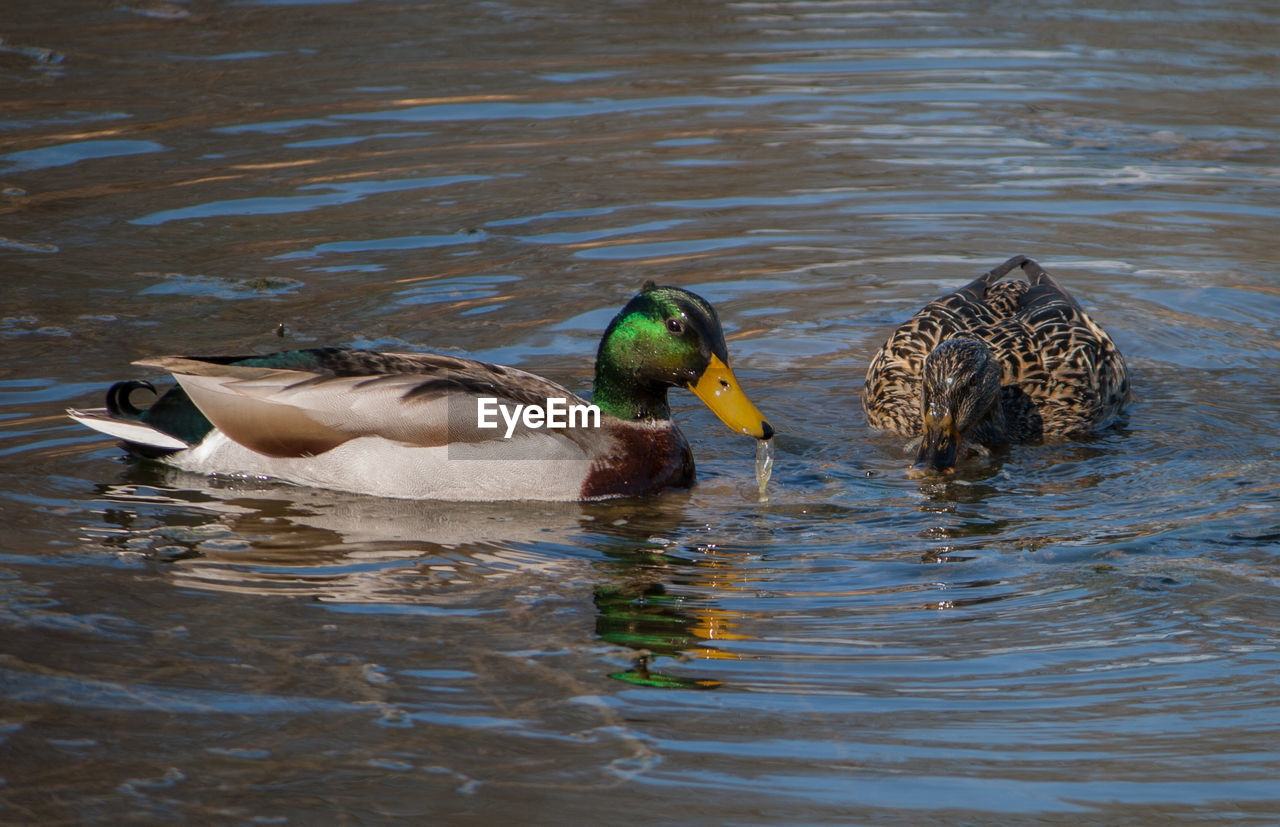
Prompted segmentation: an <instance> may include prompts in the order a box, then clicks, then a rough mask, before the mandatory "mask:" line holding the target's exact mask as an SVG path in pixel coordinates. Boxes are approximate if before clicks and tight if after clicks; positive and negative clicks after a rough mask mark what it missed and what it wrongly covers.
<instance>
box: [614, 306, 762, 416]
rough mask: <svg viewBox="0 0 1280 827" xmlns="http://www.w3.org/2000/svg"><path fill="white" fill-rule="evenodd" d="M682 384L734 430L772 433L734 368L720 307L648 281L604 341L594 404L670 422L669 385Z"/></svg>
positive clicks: (620, 413) (618, 413)
mask: <svg viewBox="0 0 1280 827" xmlns="http://www.w3.org/2000/svg"><path fill="white" fill-rule="evenodd" d="M679 386H683V387H686V388H688V389H689V390H691V391H693V393H694V394H696V395H697V397H698V398H699V399H701V400H702V401H703V402H704V403H705V404H706V406H707V407H708V408H710V409H711V410H712V411H713V412H714V413H715V414H716V416H718V417H720V419H721V420H722V421H723V422H724V423H725V424H726V425H728V426H729V427H730V428H731V429H733V430H735V431H737V432H739V433H742V434H746V435H748V436H753V437H755V438H756V439H769V438H771V437H772V436H773V428H772V426H770V425H769V423H768V422H766V421H765V419H764V417H763V416H761V414H760V412H759V411H758V410H756V407H755V405H753V404H751V400H749V399H748V398H747V396H746V394H745V393H743V392H742V389H741V388H740V387H739V386H738V380H737V379H736V378H734V375H733V371H732V370H730V368H729V351H728V349H727V348H726V346H725V342H724V331H723V330H722V329H721V327H720V319H719V317H718V316H716V311H715V308H713V307H712V306H711V304H710V303H709V302H707V300H706V299H703V298H702V297H701V296H698V295H697V294H695V293H691V292H689V291H688V290H683V289H681V288H679V287H658V286H656V285H655V284H654V283H653V282H646V283H645V285H644V288H643V289H642V290H641V291H640V292H639V293H638V294H637V295H636V296H635V297H634V298H632V299H631V301H629V302H627V304H626V306H625V307H623V308H622V310H621V311H619V313H618V315H617V316H615V317H614V318H613V321H612V322H610V323H609V327H608V328H607V329H606V330H605V332H604V336H603V338H602V339H601V340H600V350H599V352H598V353H597V355H596V378H595V398H594V399H593V401H594V402H595V404H596V405H598V406H599V407H600V409H601V410H602V411H604V412H605V413H608V414H612V415H613V416H617V417H620V418H622V419H668V418H670V416H671V411H670V409H669V408H668V407H667V388H670V387H679Z"/></svg>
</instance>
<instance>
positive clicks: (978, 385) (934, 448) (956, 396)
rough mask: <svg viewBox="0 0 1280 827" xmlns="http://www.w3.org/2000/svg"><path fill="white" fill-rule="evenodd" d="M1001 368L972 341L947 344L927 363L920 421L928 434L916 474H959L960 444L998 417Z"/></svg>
mask: <svg viewBox="0 0 1280 827" xmlns="http://www.w3.org/2000/svg"><path fill="white" fill-rule="evenodd" d="M999 404H1000V365H999V364H998V363H997V362H996V359H995V356H994V355H993V354H992V353H991V348H989V347H988V346H987V345H986V343H985V342H983V341H981V340H980V339H975V338H973V337H970V336H960V337H957V338H954V339H948V340H947V341H945V342H943V343H942V344H940V345H938V346H937V347H936V348H934V349H933V351H932V352H931V353H930V354H929V355H928V356H927V357H925V360H924V372H923V374H922V376H921V388H920V416H921V420H922V421H923V423H924V432H923V435H922V437H921V440H920V449H919V452H918V453H917V454H916V468H917V469H920V470H930V471H942V472H947V471H951V470H953V469H954V468H955V465H956V460H957V459H959V457H960V453H961V441H962V440H963V439H964V438H965V437H966V436H967V435H968V433H969V432H970V431H971V430H973V429H974V428H976V427H978V426H979V425H981V424H982V423H984V422H986V421H987V420H989V419H990V418H991V417H992V416H994V415H996V414H997V413H998V411H999Z"/></svg>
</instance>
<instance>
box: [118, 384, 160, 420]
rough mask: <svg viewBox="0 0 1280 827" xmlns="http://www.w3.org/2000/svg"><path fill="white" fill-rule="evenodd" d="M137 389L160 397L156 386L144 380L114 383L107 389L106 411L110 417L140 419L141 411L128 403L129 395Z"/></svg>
mask: <svg viewBox="0 0 1280 827" xmlns="http://www.w3.org/2000/svg"><path fill="white" fill-rule="evenodd" d="M139 388H146V389H147V390H149V391H151V392H152V393H153V394H155V395H156V396H159V395H160V393H159V391H157V390H156V386H155V385H153V384H151V383H150V382H148V381H146V380H145V379H129V380H126V381H124V382H116V383H115V384H114V385H112V386H111V387H110V388H108V389H107V411H109V412H110V413H111V415H112V416H117V417H121V418H124V419H141V418H142V409H140V408H138V407H137V406H135V405H134V404H133V403H132V402H130V401H129V396H130V394H132V393H133V392H134V391H136V390H138V389H139Z"/></svg>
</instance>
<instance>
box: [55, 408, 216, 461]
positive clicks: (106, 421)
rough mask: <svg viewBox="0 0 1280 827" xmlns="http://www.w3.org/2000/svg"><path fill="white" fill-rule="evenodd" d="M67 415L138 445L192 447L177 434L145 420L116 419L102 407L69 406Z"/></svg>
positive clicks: (169, 447)
mask: <svg viewBox="0 0 1280 827" xmlns="http://www.w3.org/2000/svg"><path fill="white" fill-rule="evenodd" d="M67 415H68V416H70V417H71V418H72V419H74V420H75V421H76V422H79V423H80V424H81V425H84V426H86V427H89V428H92V429H94V430H95V431H100V432H101V433H104V434H106V435H107V436H113V437H116V438H117V439H123V440H124V441H125V442H132V443H134V444H136V445H146V446H147V447H149V448H163V449H165V450H170V451H181V450H184V449H186V448H190V447H191V446H190V445H189V444H187V443H186V442H183V441H182V440H180V439H178V438H177V437H176V436H171V435H169V434H166V433H165V432H164V431H158V430H156V429H155V428H152V427H151V426H150V425H147V424H146V423H144V422H136V421H133V420H130V419H116V418H114V417H112V416H111V414H109V413H107V411H106V410H105V409H102V408H98V409H95V410H89V411H80V410H76V409H75V408H68V409H67Z"/></svg>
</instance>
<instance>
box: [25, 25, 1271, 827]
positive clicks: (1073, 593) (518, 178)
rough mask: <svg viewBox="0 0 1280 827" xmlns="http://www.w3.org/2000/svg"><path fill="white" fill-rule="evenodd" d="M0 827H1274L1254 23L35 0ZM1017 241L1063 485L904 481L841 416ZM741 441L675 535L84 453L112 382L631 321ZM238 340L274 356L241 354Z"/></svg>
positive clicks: (613, 510)
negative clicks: (742, 426) (879, 368)
mask: <svg viewBox="0 0 1280 827" xmlns="http://www.w3.org/2000/svg"><path fill="white" fill-rule="evenodd" d="M0 38H3V40H2V41H0V257H2V258H3V260H4V276H3V293H2V294H0V295H2V298H0V343H2V344H3V350H0V491H2V493H3V497H0V518H2V519H3V523H4V525H5V531H4V535H3V540H0V622H2V623H3V631H2V632H0V821H5V822H10V823H13V822H16V823H28V822H30V823H71V822H85V821H89V822H112V823H116V822H119V821H122V820H126V819H131V820H133V821H145V822H166V823H172V822H174V821H190V822H205V823H208V822H249V821H261V822H265V823H317V822H321V823H376V822H380V821H384V820H390V819H391V818H393V817H397V816H404V817H409V818H412V819H416V820H420V821H421V822H422V823H438V822H442V821H451V822H453V823H501V822H502V821H519V822H522V823H523V822H529V823H552V822H555V823H578V822H587V821H589V822H595V823H622V822H631V821H634V820H636V819H646V820H654V821H656V822H659V823H670V822H675V823H693V822H698V823H722V822H732V823H765V822H771V823H820V822H835V821H845V822H847V821H853V822H864V823H865V822H877V823H892V822H902V823H920V822H922V821H969V822H992V821H1000V822H1006V823H1007V822H1010V821H1026V820H1051V821H1068V820H1073V821H1074V820H1079V819H1081V818H1083V819H1087V820H1093V821H1102V822H1110V823H1116V822H1125V821H1146V820H1150V819H1155V820H1162V819H1165V818H1168V817H1182V818H1203V819H1206V820H1223V819H1226V818H1229V817H1230V818H1240V819H1243V820H1245V821H1250V820H1255V821H1258V822H1267V821H1272V820H1274V819H1276V818H1280V782H1277V779H1278V778H1280V750H1278V749H1277V746H1276V745H1277V744H1280V711H1278V709H1280V705H1278V704H1277V698H1278V695H1280V690H1278V685H1280V649H1278V644H1277V640H1278V639H1280V564H1278V563H1277V552H1278V551H1280V514H1278V507H1280V484H1278V479H1280V462H1278V459H1277V458H1278V454H1280V440H1278V439H1277V436H1276V425H1277V409H1278V408H1280V380H1278V379H1277V378H1276V377H1277V374H1278V373H1280V280H1278V279H1277V276H1276V270H1275V262H1276V261H1277V260H1278V259H1280V236H1278V235H1277V232H1276V230H1277V227H1278V226H1280V221H1278V219H1280V206H1278V202H1277V199H1276V192H1277V184H1280V174H1278V170H1280V105H1278V103H1280V96H1278V95H1277V92H1278V91H1280V90H1278V86H1280V59H1278V58H1277V52H1276V43H1277V42H1280V12H1278V11H1277V9H1276V8H1275V6H1274V4H1270V3H1252V2H1231V0H1217V2H1215V1H1214V0H1209V2H1173V3H1155V2H1147V3H1142V2H1138V3H1122V4H1110V7H1105V8H1104V7H1103V5H1097V6H1090V5H1088V4H1084V5H1082V4H1079V3H1075V2H1055V1H1054V0H1033V2H1030V3H1021V4H1011V3H996V4H990V3H972V2H959V3H928V2H911V0H884V2H860V1H859V0H830V1H829V2H818V1H817V0H815V2H803V1H802V2H793V3H772V2H754V1H753V0H745V1H744V2H722V0H708V1H707V2H660V1H659V2H626V3H624V2H604V3H575V2H571V1H566V2H552V3H532V2H524V0H514V1H513V2H491V3H455V4H443V3H412V2H401V1H400V0H387V2H375V1H374V0H365V1H363V2H315V3H309V2H305V0H283V1H281V0H257V1H256V2H255V1H254V0H249V1H248V2H218V0H190V2H168V1H167V0H124V1H123V2H120V3H97V2H94V3H90V2H85V0H67V1H66V2H58V3H54V4H53V5H52V6H40V7H37V6H35V5H32V4H27V5H26V6H24V5H23V4H17V6H15V7H14V8H9V9H7V11H6V13H5V14H4V16H3V18H2V19H0ZM1016 253H1025V254H1027V255H1030V256H1032V257H1034V258H1036V259H1038V260H1039V261H1041V262H1042V263H1043V264H1044V265H1045V266H1046V268H1047V269H1048V270H1049V271H1050V272H1051V273H1053V274H1055V275H1056V276H1057V277H1058V278H1059V279H1060V280H1061V281H1062V282H1063V283H1064V284H1066V285H1067V286H1068V287H1069V288H1070V289H1071V290H1072V291H1073V292H1074V293H1075V294H1076V296H1077V297H1078V298H1079V299H1080V301H1081V302H1082V303H1083V304H1084V305H1085V306H1086V307H1087V308H1088V309H1089V310H1090V312H1091V313H1092V314H1093V316H1094V317H1095V319H1097V320H1098V321H1099V322H1100V323H1101V324H1103V325H1104V326H1105V327H1107V328H1108V329H1109V330H1110V331H1111V332H1112V334H1113V336H1114V337H1115V339H1116V341H1117V342H1118V344H1119V346H1120V348H1121V349H1122V351H1123V352H1124V353H1125V355H1126V357H1127V358H1128V360H1129V364H1130V368H1131V371H1132V373H1133V378H1134V384H1135V390H1136V393H1137V396H1138V401H1137V402H1136V403H1135V404H1134V405H1133V406H1132V408H1131V412H1130V417H1129V420H1128V422H1127V423H1126V424H1123V425H1122V426H1120V427H1117V428H1114V429H1112V430H1110V431H1107V432H1105V433H1102V434H1100V435H1098V436H1097V437H1096V438H1095V439H1092V440H1090V441H1087V442H1081V443H1073V444H1068V445H1050V446H1021V447H1017V448H1014V449H1011V450H1009V451H1005V452H1001V453H999V454H997V455H996V456H994V457H992V458H991V459H990V460H989V461H987V462H982V463H976V464H972V465H970V466H966V467H964V468H963V469H962V471H961V473H959V474H958V475H957V477H956V478H955V479H954V480H952V481H949V482H939V481H933V482H930V481H921V480H913V479H910V478H908V476H907V474H906V473H905V471H906V467H905V466H906V460H905V459H904V457H903V455H902V453H901V446H900V445H897V444H896V443H895V441H894V440H889V439H885V438H882V437H880V436H877V435H874V434H872V433H870V432H869V431H868V429H867V427H866V425H865V423H864V422H863V420H862V416H861V412H860V409H859V405H858V394H859V393H860V390H861V385H862V375H863V372H864V370H865V365H866V361H867V359H868V358H869V356H870V354H871V353H872V352H873V351H874V350H875V348H876V347H878V346H879V344H880V343H881V342H882V341H883V337H884V336H885V335H886V333H887V331H888V329H889V328H890V327H891V326H892V325H894V324H895V323H897V322H899V321H901V320H903V319H905V318H906V317H908V316H909V315H910V314H911V313H912V312H914V310H915V309H917V308H918V307H919V306H920V305H921V304H923V303H924V302H925V301H927V300H928V299H930V298H932V297H934V296H936V295H937V294H939V293H941V292H943V291H944V290H947V289H948V288H951V287H954V286H957V285H959V284H960V283H962V282H964V281H967V280H968V279H970V278H972V277H973V276H975V275H977V274H978V273H981V272H982V271H984V270H986V269H988V268H989V267H991V266H993V265H995V264H997V263H999V262H1001V261H1003V260H1004V259H1006V258H1007V257H1009V256H1011V255H1013V254H1016ZM649 278H653V279H657V280H659V281H662V282H667V283H672V284H678V285H681V286H685V287H689V288H692V289H694V290H696V291H698V292H700V293H702V294H703V295H705V296H707V297H708V298H709V299H711V300H712V301H713V302H715V303H716V305H717V307H718V309H719V311H720V314H721V317H722V318H723V320H724V322H725V326H726V330H727V332H728V335H729V339H730V348H731V351H732V353H733V354H734V356H735V367H736V370H737V372H738V375H739V378H740V379H741V380H742V381H743V383H744V385H745V386H746V387H747V389H748V390H749V392H750V393H751V395H752V397H753V398H754V400H755V402H756V403H757V404H758V405H759V406H760V407H761V409H762V410H764V411H765V412H766V413H767V414H768V416H769V419H770V420H771V421H772V422H773V424H774V425H775V427H777V428H778V430H779V431H780V433H781V436H780V437H779V438H778V455H777V458H776V464H775V467H774V474H773V482H772V483H771V485H770V491H769V494H770V496H769V499H768V501H767V502H765V503H760V502H758V501H757V498H756V496H755V481H754V479H753V478H752V463H753V456H752V451H753V447H752V445H751V444H750V440H745V439H743V438H741V437H736V436H735V435H734V434H732V433H730V432H729V431H727V430H725V429H724V428H723V427H722V426H721V425H720V424H719V423H718V422H717V421H716V420H715V418H714V416H713V415H712V414H711V413H710V412H709V411H707V410H706V409H705V408H703V407H702V406H701V405H699V404H698V403H697V402H696V400H695V399H693V397H692V396H690V395H689V394H686V393H683V392H679V393H677V394H675V395H673V402H674V403H675V405H676V407H677V412H676V415H677V418H678V420H679V421H680V423H681V425H682V427H683V428H684V430H685V432H686V434H687V435H688V436H689V438H690V441H691V442H692V443H693V445H694V450H695V453H696V455H697V458H698V463H699V477H700V479H699V483H698V485H697V486H696V487H695V488H694V489H692V490H691V491H689V492H675V493H668V494H665V495H663V496H661V497H657V498H654V499H649V500H643V501H626V502H616V503H607V504H593V505H520V504H516V505H511V504H506V505H494V506H466V505H442V504H432V503H414V502H404V501H387V500H378V499H374V498H367V497H359V496H354V495H343V494H334V493H326V492H320V491H313V490H308V489H302V488H295V487H289V486H284V485H270V484H250V483H247V482H237V481H231V480H216V479H205V478H201V477H193V476H187V475H183V474H179V473H176V472H168V471H165V470H162V469H158V468H156V467H153V466H148V465H145V464H137V463H133V462H128V461H125V460H124V459H122V457H121V456H120V452H119V450H118V449H117V448H116V446H114V445H113V444H112V443H111V442H110V440H107V439H104V438H101V437H99V436H96V435H94V434H92V433H90V432H88V431H86V430H84V429H82V428H79V427H78V426H76V425H74V424H73V423H71V422H70V421H69V420H67V419H66V418H65V417H64V416H63V414H62V411H63V409H64V408H66V407H68V406H80V407H85V406H93V405H98V404H101V399H102V394H103V391H104V389H105V388H106V387H107V385H108V384H109V383H110V382H112V381H114V380H116V379H121V378H127V377H131V376H135V375H141V373H140V371H141V372H145V369H140V368H135V367H131V366H130V365H129V363H130V361H131V360H134V359H139V358H143V357H147V356H154V355H159V354H169V353H219V352H223V353H252V352H265V351H269V350H273V349H279V348H281V347H297V346H312V345H316V344H331V343H332V344H337V343H348V344H357V345H362V346H367V347H383V348H390V349H401V350H404V349H436V350H444V351H447V352H456V353H462V354H468V355H475V356H479V357H481V358H485V359H489V360H493V361H500V362H504V363H508V364H514V365H518V366H520V367H524V368H528V369H532V370H536V371H538V372H540V373H543V374H545V375H547V376H549V377H551V378H553V379H556V380H558V381H561V382H564V383H566V384H567V385H568V386H569V387H571V388H573V389H575V390H579V391H585V390H588V389H589V379H590V374H591V368H590V363H591V360H592V358H593V356H594V353H595V346H596V343H597V341H598V337H599V334H600V332H601V330H602V328H603V327H604V325H605V324H606V323H607V322H608V320H609V318H610V316H611V315H612V314H613V312H614V311H615V310H616V309H617V308H618V307H619V306H620V305H621V304H622V303H623V302H624V301H625V300H626V299H627V298H628V297H629V296H630V295H631V294H632V293H634V292H635V290H636V289H637V288H638V287H639V285H640V284H641V282H643V281H644V280H645V279H649ZM281 334H283V335H281Z"/></svg>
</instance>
